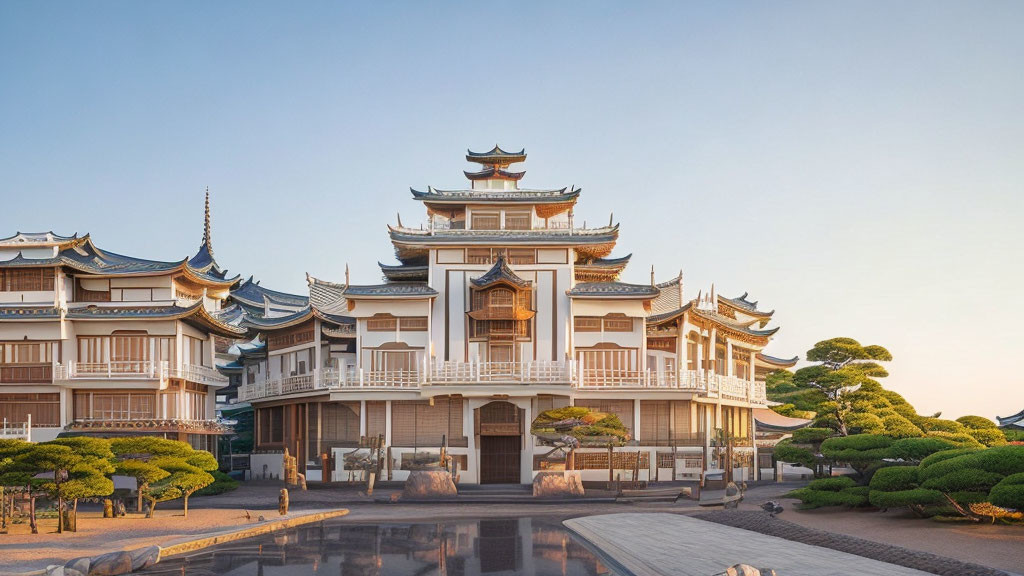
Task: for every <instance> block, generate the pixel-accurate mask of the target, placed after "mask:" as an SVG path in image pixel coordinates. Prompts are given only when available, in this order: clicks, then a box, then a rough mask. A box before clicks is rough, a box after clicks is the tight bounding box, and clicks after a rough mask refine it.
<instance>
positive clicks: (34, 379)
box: [0, 362, 53, 384]
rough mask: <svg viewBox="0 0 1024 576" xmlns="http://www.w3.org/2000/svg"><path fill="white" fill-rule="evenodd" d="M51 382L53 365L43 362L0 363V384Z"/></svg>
mask: <svg viewBox="0 0 1024 576" xmlns="http://www.w3.org/2000/svg"><path fill="white" fill-rule="evenodd" d="M52 382H53V365H52V364H50V363H49V362H47V363H45V364H0V384H50V383H52Z"/></svg>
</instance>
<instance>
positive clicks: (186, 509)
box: [184, 492, 192, 518]
mask: <svg viewBox="0 0 1024 576" xmlns="http://www.w3.org/2000/svg"><path fill="white" fill-rule="evenodd" d="M191 495H192V493H191V492H185V514H184V516H185V518H188V497H189V496H191Z"/></svg>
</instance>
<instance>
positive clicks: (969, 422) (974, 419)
mask: <svg viewBox="0 0 1024 576" xmlns="http://www.w3.org/2000/svg"><path fill="white" fill-rule="evenodd" d="M956 421H957V422H959V423H961V424H963V425H964V426H966V427H967V428H969V429H971V430H988V429H992V430H996V429H998V427H997V426H996V423H995V422H993V421H991V420H989V419H988V418H984V417H982V416H961V417H959V418H957V419H956Z"/></svg>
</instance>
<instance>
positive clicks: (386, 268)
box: [377, 262, 429, 282]
mask: <svg viewBox="0 0 1024 576" xmlns="http://www.w3.org/2000/svg"><path fill="white" fill-rule="evenodd" d="M377 265H378V266H380V270H381V272H383V273H384V279H385V280H387V281H388V282H402V281H405V282H408V281H421V282H426V281H427V277H428V268H429V267H428V266H427V265H426V264H382V263H380V262H378V263H377Z"/></svg>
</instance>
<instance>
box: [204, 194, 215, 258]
mask: <svg viewBox="0 0 1024 576" xmlns="http://www.w3.org/2000/svg"><path fill="white" fill-rule="evenodd" d="M203 244H206V249H207V250H208V251H209V252H210V256H213V242H212V241H211V238H210V187H209V186H207V187H206V209H205V214H204V215H203Z"/></svg>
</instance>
